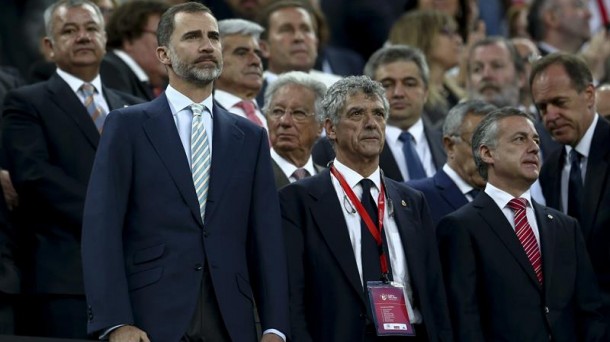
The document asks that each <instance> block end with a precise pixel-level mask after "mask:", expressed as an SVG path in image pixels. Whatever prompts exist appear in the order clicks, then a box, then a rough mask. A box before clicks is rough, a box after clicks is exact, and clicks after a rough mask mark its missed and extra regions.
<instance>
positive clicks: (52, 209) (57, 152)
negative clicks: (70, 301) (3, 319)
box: [2, 74, 139, 336]
mask: <svg viewBox="0 0 610 342" xmlns="http://www.w3.org/2000/svg"><path fill="white" fill-rule="evenodd" d="M102 92H103V94H104V96H105V98H106V101H107V103H108V106H109V107H110V109H115V108H121V107H123V106H125V105H128V104H133V103H137V102H139V100H138V99H136V98H134V97H132V96H129V95H127V94H122V93H117V92H114V91H112V90H109V89H107V88H103V90H102ZM99 139H100V134H99V132H98V130H97V129H96V127H95V124H94V123H93V120H91V117H90V116H89V113H88V112H87V110H86V108H85V107H84V106H83V104H82V102H81V101H80V99H79V98H78V97H77V96H76V94H75V93H74V92H73V91H72V90H71V89H70V87H69V86H68V84H67V83H66V82H65V81H64V80H63V79H62V78H61V77H60V76H59V75H57V74H54V75H53V76H52V77H51V78H50V79H49V81H46V82H41V83H37V84H34V85H31V86H26V87H23V88H19V89H17V90H14V91H12V92H10V93H9V94H8V95H7V96H6V101H5V108H4V115H3V125H2V142H3V146H4V148H5V151H6V155H7V168H8V170H9V171H10V173H11V177H12V179H13V183H14V185H15V188H16V190H17V192H18V193H19V196H20V204H19V207H18V212H17V213H16V214H17V216H18V218H17V220H16V222H15V224H16V228H17V229H18V231H19V233H20V234H22V235H23V240H22V245H21V246H19V252H20V256H22V257H23V259H22V260H21V262H20V267H21V271H22V277H23V281H22V286H23V291H24V292H25V293H28V294H37V295H38V294H44V295H48V294H54V295H75V296H82V295H83V294H84V290H83V279H82V270H81V268H82V267H81V257H80V237H81V224H82V218H83V205H84V202H85V192H86V189H87V183H88V181H89V173H90V172H91V167H92V165H93V158H94V156H95V151H96V148H97V144H98V141H99ZM82 298H83V299H84V296H82ZM66 311H68V309H66ZM30 314H32V315H34V316H35V315H36V313H35V312H33V313H30ZM39 314H40V313H39ZM76 315H77V316H82V318H83V319H84V316H85V312H84V309H83V312H82V313H81V312H79V313H78V314H76ZM39 318H40V319H41V320H44V321H46V320H47V317H39ZM28 319H32V320H33V322H35V318H33V317H28ZM49 321H50V320H49ZM68 323H69V322H68ZM77 324H78V323H73V324H72V325H74V326H76V325H77ZM82 324H83V325H82V327H81V326H76V327H75V330H79V331H80V330H82V332H83V333H84V332H85V328H86V326H85V321H83V322H82ZM32 326H33V327H34V326H35V324H32ZM40 333H41V334H45V332H40ZM62 335H63V336H70V333H66V334H63V332H60V331H59V332H57V336H62Z"/></svg>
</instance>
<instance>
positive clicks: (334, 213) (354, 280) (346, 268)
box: [310, 170, 365, 305]
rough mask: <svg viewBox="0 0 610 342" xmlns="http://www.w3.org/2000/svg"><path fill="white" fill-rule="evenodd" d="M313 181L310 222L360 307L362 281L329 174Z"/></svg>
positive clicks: (340, 206) (321, 174)
mask: <svg viewBox="0 0 610 342" xmlns="http://www.w3.org/2000/svg"><path fill="white" fill-rule="evenodd" d="M316 177H318V181H317V183H316V186H315V187H313V188H312V189H311V191H310V195H311V196H312V197H313V198H314V204H313V205H312V206H311V213H312V216H313V219H314V221H315V222H316V225H317V227H318V228H319V230H320V234H321V235H322V237H323V239H324V240H325V241H326V244H327V246H328V249H329V250H330V252H331V253H332V254H333V256H334V257H335V259H336V260H337V263H338V264H339V268H341V271H342V272H343V274H344V275H345V277H346V278H347V279H348V282H349V283H350V285H351V286H352V288H353V289H354V291H356V293H357V294H358V296H359V297H360V298H361V300H362V304H363V305H364V303H365V302H364V293H363V286H362V281H361V279H360V274H359V273H358V266H357V265H356V260H355V258H354V250H353V249H352V244H351V240H350V238H349V233H348V229H347V225H346V223H345V217H344V216H343V210H345V208H344V206H343V205H342V203H339V201H338V200H337V194H336V193H335V191H334V188H333V185H332V181H331V178H330V171H328V170H324V171H322V172H321V173H320V174H319V175H318V176H316Z"/></svg>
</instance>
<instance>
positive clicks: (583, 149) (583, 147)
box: [565, 113, 599, 158]
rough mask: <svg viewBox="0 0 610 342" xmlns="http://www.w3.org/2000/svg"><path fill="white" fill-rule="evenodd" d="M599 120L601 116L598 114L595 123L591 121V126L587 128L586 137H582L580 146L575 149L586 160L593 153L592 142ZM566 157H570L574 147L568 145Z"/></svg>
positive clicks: (594, 118) (595, 116)
mask: <svg viewBox="0 0 610 342" xmlns="http://www.w3.org/2000/svg"><path fill="white" fill-rule="evenodd" d="M598 120H599V116H598V115H597V113H595V115H594V116H593V121H591V125H589V128H587V131H586V132H585V135H583V136H582V138H581V139H580V141H579V142H578V144H577V145H576V147H575V148H574V149H576V151H577V152H578V153H580V154H581V155H582V156H583V157H584V158H588V157H589V153H591V141H593V133H595V127H596V126H597V121H598ZM565 148H566V155H567V156H569V155H570V151H572V146H570V145H566V147H565Z"/></svg>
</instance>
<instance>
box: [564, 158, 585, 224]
mask: <svg viewBox="0 0 610 342" xmlns="http://www.w3.org/2000/svg"><path fill="white" fill-rule="evenodd" d="M581 157H582V155H581V154H580V153H578V151H576V150H575V149H572V150H571V151H570V164H571V166H570V177H569V180H568V215H570V216H572V217H574V218H575V219H577V220H580V218H581V214H582V213H581V200H582V193H583V181H582V171H581V169H580V158H581Z"/></svg>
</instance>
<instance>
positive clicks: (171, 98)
mask: <svg viewBox="0 0 610 342" xmlns="http://www.w3.org/2000/svg"><path fill="white" fill-rule="evenodd" d="M165 96H166V97H167V102H168V103H169V108H170V110H171V111H172V115H176V114H178V112H180V111H182V110H184V109H187V108H189V107H190V105H191V104H192V103H193V101H192V100H191V99H189V98H188V97H187V96H186V95H184V94H182V93H180V92H179V91H177V90H176V89H174V88H173V87H172V86H171V85H168V86H167V89H165ZM201 104H202V105H204V106H205V107H206V108H207V110H208V111H209V112H210V115H212V117H214V115H213V114H212V106H213V104H214V98H213V97H212V95H210V96H208V97H207V98H205V99H204V100H203V101H202V102H201Z"/></svg>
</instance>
